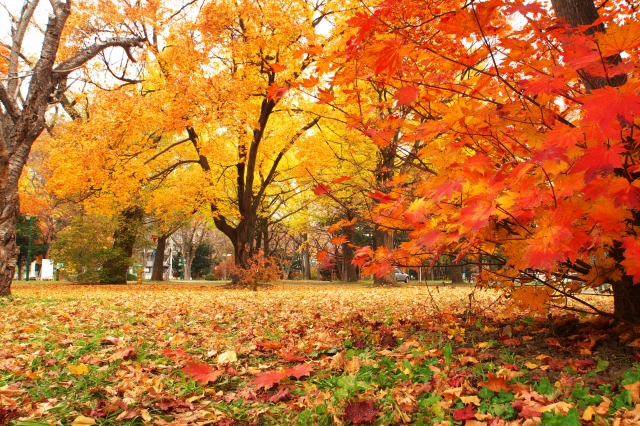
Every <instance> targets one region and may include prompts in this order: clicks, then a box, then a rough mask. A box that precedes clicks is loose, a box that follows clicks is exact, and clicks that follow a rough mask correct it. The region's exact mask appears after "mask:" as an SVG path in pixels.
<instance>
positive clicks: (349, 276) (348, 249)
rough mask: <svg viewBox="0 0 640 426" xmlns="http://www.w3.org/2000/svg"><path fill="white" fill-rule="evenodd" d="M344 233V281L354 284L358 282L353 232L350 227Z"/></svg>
mask: <svg viewBox="0 0 640 426" xmlns="http://www.w3.org/2000/svg"><path fill="white" fill-rule="evenodd" d="M349 219H351V218H349ZM344 231H345V234H346V236H347V239H348V241H347V242H346V243H344V244H342V255H343V257H344V280H345V281H346V282H348V283H355V282H357V281H358V274H357V271H356V267H355V265H354V264H353V256H355V254H356V249H355V247H354V246H353V243H352V241H353V239H354V236H355V232H354V231H353V228H352V227H349V228H345V230H344ZM394 278H395V275H394Z"/></svg>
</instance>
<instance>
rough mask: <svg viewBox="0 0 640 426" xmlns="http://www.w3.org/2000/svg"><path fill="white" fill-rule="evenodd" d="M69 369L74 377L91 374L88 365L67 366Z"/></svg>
mask: <svg viewBox="0 0 640 426" xmlns="http://www.w3.org/2000/svg"><path fill="white" fill-rule="evenodd" d="M67 368H68V369H69V370H70V371H71V374H73V375H74V376H84V375H85V374H87V373H89V367H88V366H87V364H78V365H67Z"/></svg>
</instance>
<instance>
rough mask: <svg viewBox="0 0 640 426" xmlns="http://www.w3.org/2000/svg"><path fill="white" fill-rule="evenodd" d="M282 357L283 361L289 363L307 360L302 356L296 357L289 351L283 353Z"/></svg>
mask: <svg viewBox="0 0 640 426" xmlns="http://www.w3.org/2000/svg"><path fill="white" fill-rule="evenodd" d="M280 356H281V357H282V359H283V360H285V361H289V362H300V361H304V360H305V357H303V356H301V355H296V354H294V353H293V352H289V351H282V353H281V354H280Z"/></svg>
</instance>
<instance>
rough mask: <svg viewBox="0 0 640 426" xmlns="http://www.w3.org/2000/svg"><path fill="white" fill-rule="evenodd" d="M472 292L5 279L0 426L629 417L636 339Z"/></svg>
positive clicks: (636, 412)
mask: <svg viewBox="0 0 640 426" xmlns="http://www.w3.org/2000/svg"><path fill="white" fill-rule="evenodd" d="M472 291H473V289H471V288H442V289H438V291H437V292H435V293H434V294H431V293H430V292H428V291H427V289H425V288H424V287H403V288H394V289H380V288H365V287H348V286H295V287H294V286H292V287H274V288H272V289H269V290H265V291H260V292H249V291H239V290H225V289H218V288H215V287H198V286H184V285H136V286H129V287H122V286H91V287H88V286H74V285H33V284H30V285H17V286H15V289H14V296H13V297H12V298H10V299H3V300H0V305H1V306H0V307H1V308H2V309H1V310H0V320H1V322H0V424H10V425H15V426H18V425H23V426H24V425H36V424H53V423H56V422H61V423H62V424H131V425H134V424H140V425H142V424H167V425H186V424H199V425H206V424H212V425H215V424H220V425H223V424H247V423H259V424H346V425H348V424H433V425H441V426H444V425H451V426H453V425H462V424H464V425H467V426H479V425H486V426H489V425H492V426H499V425H524V426H529V425H534V424H539V423H541V422H542V423H544V424H549V425H554V424H563V425H564V424H566V425H576V426H578V425H601V424H616V425H620V426H630V425H634V424H638V422H639V421H640V405H639V402H640V370H638V368H637V366H638V364H637V363H638V362H640V352H638V349H639V348H640V343H638V342H639V340H638V338H637V334H638V332H639V331H640V330H636V329H634V328H632V327H628V326H614V325H613V324H612V323H611V322H609V321H608V320H605V319H602V318H597V317H592V316H583V317H580V316H578V315H576V314H574V313H571V312H567V311H559V310H551V311H549V312H548V313H545V314H544V315H533V314H531V313H527V312H521V311H518V310H517V309H513V307H511V306H510V305H509V303H510V302H509V301H508V300H504V299H501V298H500V296H499V294H498V293H496V292H493V291H491V290H482V291H479V290H476V291H475V292H474V295H473V298H470V297H469V293H470V292H472ZM594 297H595V296H594ZM472 299H473V303H472V304H470V300H472ZM597 302H598V303H599V306H602V309H607V308H609V309H610V308H611V306H608V305H611V299H610V298H606V297H599V298H598V299H597ZM505 312H508V314H505Z"/></svg>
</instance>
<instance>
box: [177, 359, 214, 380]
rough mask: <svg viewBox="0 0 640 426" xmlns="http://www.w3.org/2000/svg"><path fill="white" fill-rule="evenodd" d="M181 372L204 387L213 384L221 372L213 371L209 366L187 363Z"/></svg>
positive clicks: (192, 362)
mask: <svg viewBox="0 0 640 426" xmlns="http://www.w3.org/2000/svg"><path fill="white" fill-rule="evenodd" d="M181 371H182V372H184V373H186V374H188V375H190V376H191V377H193V378H194V379H195V381H196V382H198V383H200V384H202V385H206V384H207V383H209V382H215V381H216V380H218V377H220V376H222V374H223V371H222V370H214V369H213V368H211V367H210V366H209V364H205V363H200V362H195V361H187V366H186V367H184V368H183V369H182V370H181Z"/></svg>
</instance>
